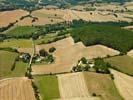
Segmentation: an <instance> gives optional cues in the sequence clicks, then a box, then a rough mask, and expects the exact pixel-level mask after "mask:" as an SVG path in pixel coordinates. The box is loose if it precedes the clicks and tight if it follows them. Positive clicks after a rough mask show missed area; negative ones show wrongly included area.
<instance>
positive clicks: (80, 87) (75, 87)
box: [58, 73, 93, 100]
mask: <svg viewBox="0 0 133 100" xmlns="http://www.w3.org/2000/svg"><path fill="white" fill-rule="evenodd" d="M58 82H59V90H60V96H61V99H64V100H68V99H69V100H93V98H92V97H91V96H90V95H89V92H88V89H87V87H86V84H85V80H84V76H83V74H82V73H72V74H64V75H58ZM90 98H92V99H90Z"/></svg>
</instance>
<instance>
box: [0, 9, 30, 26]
mask: <svg viewBox="0 0 133 100" xmlns="http://www.w3.org/2000/svg"><path fill="white" fill-rule="evenodd" d="M25 15H28V12H27V11H24V10H13V11H4V12H0V27H5V26H7V25H8V24H9V23H13V22H16V20H19V19H20V18H21V17H22V16H25ZM7 19H8V20H7Z"/></svg>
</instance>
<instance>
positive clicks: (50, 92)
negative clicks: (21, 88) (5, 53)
mask: <svg viewBox="0 0 133 100" xmlns="http://www.w3.org/2000/svg"><path fill="white" fill-rule="evenodd" d="M34 80H35V84H36V85H37V87H38V89H39V92H40V95H41V98H42V100H51V99H58V98H60V93H59V87H58V79H57V76H52V75H51V76H34Z"/></svg>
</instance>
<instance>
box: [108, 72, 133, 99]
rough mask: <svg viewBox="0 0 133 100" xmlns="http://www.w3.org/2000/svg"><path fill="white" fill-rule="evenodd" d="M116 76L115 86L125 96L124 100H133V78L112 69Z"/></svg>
mask: <svg viewBox="0 0 133 100" xmlns="http://www.w3.org/2000/svg"><path fill="white" fill-rule="evenodd" d="M111 73H112V74H113V75H114V82H115V85H116V87H117V89H118V91H119V92H120V94H121V95H122V96H123V98H124V100H132V98H133V85H132V84H133V77H131V76H128V75H126V74H123V73H121V72H118V71H116V70H113V69H111Z"/></svg>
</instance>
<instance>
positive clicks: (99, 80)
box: [83, 72, 123, 100]
mask: <svg viewBox="0 0 133 100" xmlns="http://www.w3.org/2000/svg"><path fill="white" fill-rule="evenodd" d="M83 74H84V78H85V82H86V85H87V88H88V91H89V93H90V94H91V95H93V94H96V95H97V96H100V97H101V99H103V100H123V98H122V97H121V96H120V94H119V92H118V90H117V89H116V87H115V84H114V82H113V80H112V79H111V77H110V76H109V75H108V74H98V73H93V72H84V73H83Z"/></svg>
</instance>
